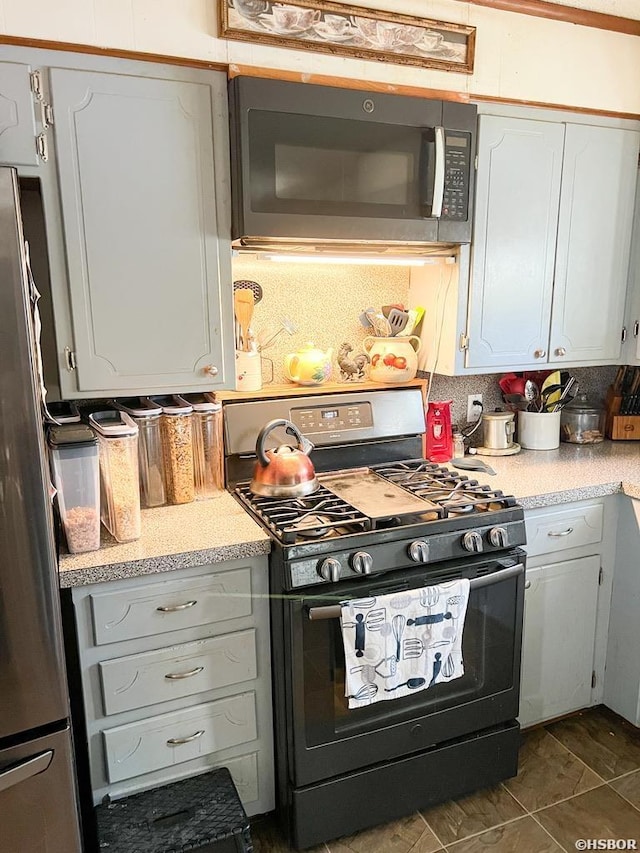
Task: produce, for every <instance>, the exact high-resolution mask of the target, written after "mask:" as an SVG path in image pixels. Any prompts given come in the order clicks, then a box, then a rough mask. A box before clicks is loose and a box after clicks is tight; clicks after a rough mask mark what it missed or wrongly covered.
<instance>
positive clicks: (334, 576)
mask: <svg viewBox="0 0 640 853" xmlns="http://www.w3.org/2000/svg"><path fill="white" fill-rule="evenodd" d="M341 568H342V566H341V565H340V560H336V559H335V557H327V559H326V560H323V561H322V562H321V563H320V567H319V568H318V574H319V575H320V577H321V578H323V579H324V580H326V581H330V582H331V583H338V581H339V580H340V569H341Z"/></svg>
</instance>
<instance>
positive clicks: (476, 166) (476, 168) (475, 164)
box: [473, 154, 478, 172]
mask: <svg viewBox="0 0 640 853" xmlns="http://www.w3.org/2000/svg"><path fill="white" fill-rule="evenodd" d="M473 168H474V169H475V170H476V172H477V171H478V155H477V154H476V156H475V159H474V161H473Z"/></svg>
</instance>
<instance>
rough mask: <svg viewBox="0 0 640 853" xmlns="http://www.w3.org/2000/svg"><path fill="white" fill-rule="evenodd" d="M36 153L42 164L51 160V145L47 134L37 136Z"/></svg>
mask: <svg viewBox="0 0 640 853" xmlns="http://www.w3.org/2000/svg"><path fill="white" fill-rule="evenodd" d="M36 151H37V152H38V157H39V158H40V159H41V160H42V162H43V163H46V162H47V160H48V159H49V144H48V143H47V134H46V133H39V134H38V135H37V136H36Z"/></svg>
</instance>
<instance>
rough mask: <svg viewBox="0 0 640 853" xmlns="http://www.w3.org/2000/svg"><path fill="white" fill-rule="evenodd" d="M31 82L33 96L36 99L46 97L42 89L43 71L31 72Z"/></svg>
mask: <svg viewBox="0 0 640 853" xmlns="http://www.w3.org/2000/svg"><path fill="white" fill-rule="evenodd" d="M29 82H30V84H31V91H32V92H33V97H34V98H35V99H36V101H41V100H42V99H43V98H44V92H43V89H42V73H41V72H40V71H32V72H31V74H29Z"/></svg>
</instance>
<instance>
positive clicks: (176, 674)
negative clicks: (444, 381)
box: [165, 666, 204, 679]
mask: <svg viewBox="0 0 640 853" xmlns="http://www.w3.org/2000/svg"><path fill="white" fill-rule="evenodd" d="M203 669H204V667H203V666H196V667H195V668H194V669H190V670H189V672H168V673H167V674H166V675H165V678H171V679H178V678H191V676H192V675H197V674H198V673H199V672H202V670H203Z"/></svg>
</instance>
